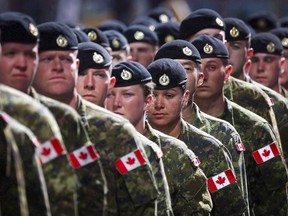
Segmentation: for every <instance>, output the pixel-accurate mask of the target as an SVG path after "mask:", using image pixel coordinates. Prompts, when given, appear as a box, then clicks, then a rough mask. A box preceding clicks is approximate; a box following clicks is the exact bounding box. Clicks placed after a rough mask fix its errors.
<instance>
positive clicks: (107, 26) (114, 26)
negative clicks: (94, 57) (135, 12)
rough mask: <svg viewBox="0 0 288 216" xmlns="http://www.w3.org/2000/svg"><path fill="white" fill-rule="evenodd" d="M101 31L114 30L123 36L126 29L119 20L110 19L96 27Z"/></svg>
mask: <svg viewBox="0 0 288 216" xmlns="http://www.w3.org/2000/svg"><path fill="white" fill-rule="evenodd" d="M96 27H97V28H98V29H100V30H101V31H108V30H116V31H118V32H120V33H121V34H123V33H124V32H125V30H126V28H127V26H126V24H125V23H123V22H121V21H120V20H116V19H112V20H106V21H103V22H101V23H100V24H99V25H97V26H96Z"/></svg>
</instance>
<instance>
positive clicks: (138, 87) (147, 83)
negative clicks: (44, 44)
mask: <svg viewBox="0 0 288 216" xmlns="http://www.w3.org/2000/svg"><path fill="white" fill-rule="evenodd" d="M126 75H127V76H126ZM112 76H114V77H115V78H116V83H115V86H114V88H113V89H111V91H110V93H109V94H108V96H107V100H106V108H107V109H108V110H111V111H113V112H114V113H117V114H119V115H122V116H123V117H125V118H127V119H128V120H129V121H130V122H131V123H132V124H133V125H134V127H135V128H136V129H137V131H138V132H139V133H141V134H143V135H144V136H146V137H147V138H149V139H150V140H152V141H153V142H155V143H157V144H158V146H159V147H161V149H162V150H163V162H164V168H165V171H166V176H167V180H168V184H169V189H170V195H171V201H172V208H173V212H174V215H207V214H209V212H210V211H211V205H212V201H211V200H210V202H211V203H209V199H210V198H209V197H210V194H209V192H208V189H207V187H206V186H205V183H206V178H205V177H204V174H201V169H200V168H197V167H195V166H194V164H193V163H191V162H193V161H194V160H196V159H197V157H196V156H195V155H194V153H193V152H192V151H191V150H189V149H188V148H187V146H186V145H185V144H184V143H182V142H181V141H179V140H177V139H174V138H172V137H169V136H166V135H164V134H163V133H161V132H159V131H157V130H154V129H153V128H152V127H151V126H150V125H149V123H148V122H147V121H145V110H146V108H147V107H148V106H149V105H151V103H152V100H153V99H152V89H153V83H152V82H151V80H152V77H151V75H150V74H149V72H148V71H147V70H146V69H145V68H144V67H143V66H142V65H141V64H140V63H137V62H123V63H120V64H118V65H116V66H115V67H113V69H112ZM172 154H173V156H172ZM201 175H202V177H201ZM196 176H198V177H197V178H196ZM184 185H185V189H184V190H183V189H182V187H183V186H184ZM192 185H193V187H192ZM184 197H185V198H184Z"/></svg>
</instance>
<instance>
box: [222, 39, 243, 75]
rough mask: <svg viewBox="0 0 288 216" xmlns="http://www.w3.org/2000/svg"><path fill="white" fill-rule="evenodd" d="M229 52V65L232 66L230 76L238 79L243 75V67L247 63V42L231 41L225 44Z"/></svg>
mask: <svg viewBox="0 0 288 216" xmlns="http://www.w3.org/2000/svg"><path fill="white" fill-rule="evenodd" d="M226 47H227V49H228V51H229V64H231V65H232V66H233V71H232V75H233V76H234V77H236V78H238V77H239V76H240V75H241V74H242V75H243V69H244V68H243V67H244V65H245V63H246V61H247V51H248V48H247V42H246V41H231V42H227V43H226Z"/></svg>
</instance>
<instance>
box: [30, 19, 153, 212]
mask: <svg viewBox="0 0 288 216" xmlns="http://www.w3.org/2000/svg"><path fill="white" fill-rule="evenodd" d="M38 29H39V32H40V38H41V40H40V43H39V57H40V59H42V61H40V62H39V67H38V70H37V74H36V76H35V80H34V83H33V85H34V86H35V88H36V90H38V91H39V93H42V94H44V95H46V96H49V97H52V98H53V99H56V100H59V101H61V102H63V103H66V104H68V105H70V106H71V107H72V108H74V109H75V110H76V111H77V112H78V113H79V114H80V116H81V118H82V120H83V121H85V122H86V128H87V130H88V134H89V137H90V139H91V141H92V143H94V144H95V145H94V146H95V147H96V148H97V150H98V152H99V155H100V157H101V158H102V161H103V170H104V172H105V176H106V178H107V183H108V194H107V198H108V200H107V212H108V213H107V214H111V215H113V214H120V213H123V214H125V212H118V210H117V203H116V200H117V198H118V197H117V196H116V195H117V194H116V190H118V189H119V188H121V189H122V188H125V191H126V194H125V195H126V197H125V198H126V199H127V200H130V201H131V204H130V206H131V207H133V208H135V209H141V210H142V209H143V211H145V210H147V209H149V210H150V209H151V210H152V211H155V209H154V208H155V206H154V200H155V198H156V197H157V187H156V185H155V180H154V178H153V175H152V174H153V173H152V169H151V166H150V164H149V161H148V160H147V157H146V153H145V151H144V149H143V146H142V143H141V140H139V138H138V137H137V136H136V134H135V133H136V131H135V129H133V126H132V125H130V124H129V123H128V122H127V121H126V120H124V119H122V118H121V119H119V118H118V117H117V116H116V115H114V114H113V113H111V112H108V111H107V110H105V109H102V108H100V107H99V106H96V105H93V104H91V103H90V102H88V101H86V100H83V99H82V98H81V96H80V95H79V94H78V93H77V91H76V87H75V85H76V79H77V74H78V63H79V61H78V59H77V51H76V49H75V48H76V47H77V45H78V44H77V41H76V40H75V38H74V39H73V37H71V36H72V35H73V34H71V32H70V30H71V29H69V28H68V29H67V28H65V26H61V25H58V24H57V23H54V22H49V23H43V24H41V25H39V26H38ZM57 38H58V40H57ZM87 43H88V44H89V45H91V46H93V45H95V44H94V43H92V42H86V43H84V44H87ZM80 47H81V49H80ZM86 48H87V50H86ZM79 49H80V50H86V51H87V52H88V53H89V55H88V53H86V56H89V58H88V57H87V62H86V63H88V64H91V62H94V61H95V62H98V63H99V64H101V65H111V63H112V61H111V57H110V56H109V54H108V53H107V51H105V49H104V48H103V49H102V51H104V52H106V53H105V55H104V54H102V53H97V52H94V51H90V50H89V46H85V45H84V46H83V47H82V46H80V45H79ZM80 50H79V52H80ZM79 55H80V53H79ZM107 56H109V58H106V57H107ZM88 59H89V61H88ZM45 83H46V85H45ZM48 84H49V85H48ZM108 128H109V129H108ZM135 154H137V155H138V156H141V157H140V159H139V158H136V155H135ZM139 160H140V161H141V163H140V162H139ZM137 161H138V162H139V163H138V162H137ZM136 162H137V165H136V164H135V163H136ZM115 163H116V165H115ZM133 165H134V166H133ZM123 168H125V169H124V171H123ZM133 168H134V169H133ZM117 169H120V171H121V172H120V171H118V170H117ZM122 171H123V172H122ZM139 185H145V187H141V188H139ZM121 204H122V206H123V207H124V206H125V205H124V204H123V203H121ZM147 211H148V210H147ZM135 212H136V210H135ZM135 214H136V213H135Z"/></svg>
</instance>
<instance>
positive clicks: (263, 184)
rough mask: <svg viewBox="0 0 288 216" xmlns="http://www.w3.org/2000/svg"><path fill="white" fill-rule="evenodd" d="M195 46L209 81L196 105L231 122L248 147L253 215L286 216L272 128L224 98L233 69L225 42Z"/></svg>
mask: <svg viewBox="0 0 288 216" xmlns="http://www.w3.org/2000/svg"><path fill="white" fill-rule="evenodd" d="M192 44H193V45H194V46H195V47H196V48H197V49H198V51H199V53H200V54H201V58H202V60H201V62H202V68H203V70H202V71H203V73H204V77H205V78H204V83H203V85H201V86H200V87H198V88H197V89H196V94H195V101H196V103H197V104H198V106H199V107H200V109H201V110H202V111H203V112H205V113H208V114H210V115H213V116H215V117H219V118H221V119H223V120H226V121H228V122H230V123H231V124H232V125H233V126H234V127H235V128H236V130H237V131H238V132H239V134H240V136H241V139H242V142H243V143H245V148H246V152H245V161H246V170H247V179H248V191H249V202H250V203H249V204H250V211H251V213H252V214H253V215H286V213H287V195H286V189H285V188H286V186H285V185H286V183H287V171H286V163H284V162H283V161H284V160H283V157H282V154H281V151H280V148H279V144H278V142H277V139H276V138H275V135H274V133H273V130H272V128H271V126H270V124H269V123H268V122H267V121H266V120H264V119H263V118H261V117H259V116H257V115H256V114H254V113H252V112H250V111H248V110H246V109H244V108H242V107H240V106H238V105H237V104H235V103H233V102H231V101H229V100H228V99H227V98H225V97H224V90H223V85H224V81H225V80H226V79H227V78H228V76H229V75H230V73H231V71H232V67H231V65H229V64H228V50H227V48H226V47H225V45H224V44H223V43H222V41H220V40H218V39H216V38H214V37H211V36H208V35H201V36H199V37H197V38H195V39H194V40H193V41H192ZM274 148H275V151H274ZM272 149H273V153H272V151H271V150H272ZM259 155H260V156H259ZM258 156H259V157H258ZM269 159H271V160H269ZM268 173H269V174H268Z"/></svg>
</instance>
